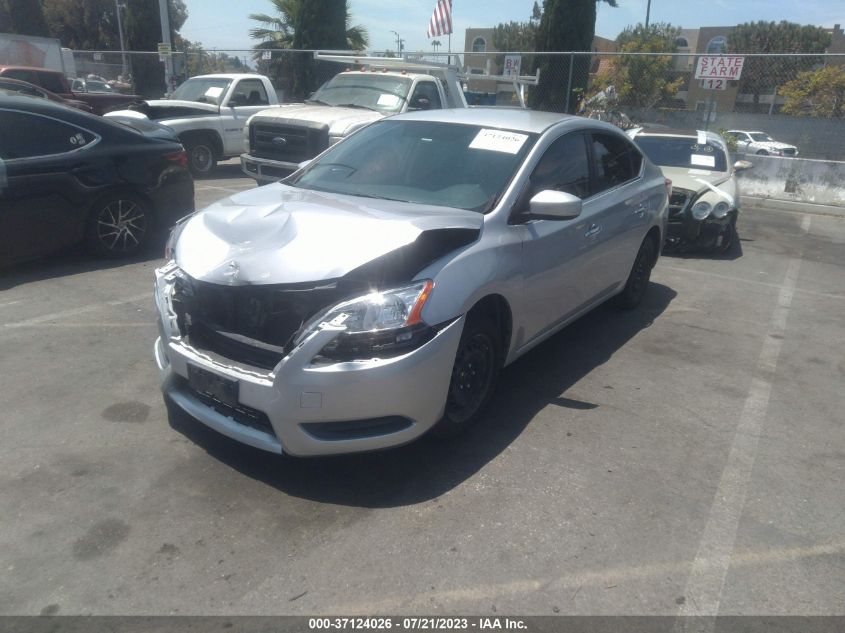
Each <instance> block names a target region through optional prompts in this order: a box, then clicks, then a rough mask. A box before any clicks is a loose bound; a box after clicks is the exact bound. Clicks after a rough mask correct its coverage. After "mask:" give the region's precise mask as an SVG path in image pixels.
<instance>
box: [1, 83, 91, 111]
mask: <svg viewBox="0 0 845 633" xmlns="http://www.w3.org/2000/svg"><path fill="white" fill-rule="evenodd" d="M0 90H5V91H6V92H9V93H12V92H14V93H17V94H22V95H26V96H28V97H38V98H39V99H47V100H48V101H52V102H54V103H63V104H64V105H68V106H71V107H73V108H76V109H77V110H82V111H83V112H91V111H92V110H91V106H89V105H88V104H87V103H85V102H84V101H78V100H77V99H65V98H63V97H60V96H59V95H57V94H55V93H53V92H50V91H49V90H46V89H44V88H41V87H40V86H35V85H33V84H31V83H29V82H27V81H21V80H20V79H9V78H8V77H0Z"/></svg>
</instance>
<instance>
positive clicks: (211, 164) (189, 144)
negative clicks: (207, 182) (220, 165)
mask: <svg viewBox="0 0 845 633" xmlns="http://www.w3.org/2000/svg"><path fill="white" fill-rule="evenodd" d="M183 144H184V145H185V153H187V154H188V169H189V170H190V171H191V174H192V175H193V176H194V178H202V177H203V176H208V175H209V174H210V173H211V172H213V171H214V168H215V167H217V156H216V154H215V153H214V144H213V143H212V142H211V139H209V138H207V137H204V136H200V137H193V138H188V139H185V141H183Z"/></svg>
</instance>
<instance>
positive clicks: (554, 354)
mask: <svg viewBox="0 0 845 633" xmlns="http://www.w3.org/2000/svg"><path fill="white" fill-rule="evenodd" d="M675 296H676V293H675V291H674V290H672V289H671V288H668V287H666V286H663V285H661V284H656V283H652V284H651V286H650V288H649V291H648V293H647V295H646V297H645V299H644V300H643V303H642V304H641V306H640V307H639V308H638V309H636V310H633V311H630V312H628V311H621V310H618V309H616V308H614V307H612V306H608V305H605V306H602V307H599V308H597V309H596V310H594V311H592V312H591V313H589V314H587V315H586V316H584V317H582V318H581V319H579V320H578V321H576V322H575V323H573V324H571V325H570V326H569V327H567V328H565V329H564V330H563V331H561V332H560V333H558V334H557V335H555V336H554V337H552V338H551V339H549V340H548V341H546V342H545V343H543V344H542V345H540V346H538V347H537V348H535V349H534V350H532V351H531V352H529V353H528V354H526V355H525V356H523V357H522V358H520V359H519V360H518V361H516V362H515V363H513V364H511V365H510V366H508V367H507V368H506V369H505V370H504V372H503V374H502V377H501V380H500V382H499V386H498V390H497V393H496V395H495V396H494V398H493V401H492V403H491V405H490V407H489V409H488V412H487V414H486V416H485V417H484V418H483V419H481V420H480V421H479V423H478V424H476V425H475V426H474V427H473V428H471V429H469V430H468V431H467V432H466V433H464V434H463V435H461V436H460V437H458V438H455V439H452V440H448V441H441V440H437V439H435V438H432V437H430V436H425V437H423V438H421V439H420V440H418V441H416V442H414V443H412V444H409V445H407V446H403V447H400V448H396V449H391V450H387V451H382V452H377V453H366V454H358V455H345V456H337V457H324V458H293V457H289V456H285V457H279V456H278V455H273V454H271V453H265V452H263V451H260V450H257V449H253V448H250V447H248V446H244V445H241V444H238V443H236V442H234V441H232V440H230V439H228V438H226V437H224V436H222V435H220V434H218V433H216V432H214V431H212V430H210V429H208V428H207V427H205V426H203V425H202V424H201V423H199V422H197V421H195V420H193V419H191V418H190V417H188V416H187V415H185V414H184V413H182V412H180V411H178V410H177V411H169V412H168V416H169V421H170V425H171V426H172V427H173V428H174V429H175V430H177V431H178V432H180V433H182V434H184V435H185V436H187V437H188V438H189V439H190V440H191V441H193V442H194V443H196V444H197V445H199V446H200V447H202V448H203V449H204V450H206V451H207V452H208V454H209V455H211V456H212V457H213V458H215V459H217V460H220V461H221V462H223V463H224V464H226V465H228V466H229V467H231V468H233V469H235V470H237V471H239V472H240V473H242V474H244V475H245V476H247V477H251V478H253V479H256V480H258V481H261V482H264V483H265V484H268V485H270V486H272V487H274V488H276V489H277V490H279V491H281V492H283V493H285V494H288V495H292V496H295V497H301V498H304V499H309V500H312V501H318V502H325V503H333V504H339V505H345V506H356V507H365V508H384V507H395V506H403V505H409V504H415V503H419V502H422V501H426V500H430V499H434V498H436V497H438V496H440V495H442V494H444V493H445V492H447V491H449V490H451V489H452V488H454V487H456V486H458V485H459V484H460V483H461V482H463V481H465V480H466V479H467V478H469V477H471V476H472V475H473V474H475V473H476V472H478V471H479V470H480V469H481V468H483V467H484V466H485V465H486V464H487V463H488V462H490V461H491V460H493V459H495V458H496V456H497V455H499V454H500V453H501V452H502V451H503V450H505V449H506V448H507V447H508V446H509V445H510V444H511V443H512V442H513V441H514V440H515V439H516V438H517V437H518V436H519V435H520V434H521V433H522V431H523V430H524V429H525V427H526V426H527V425H528V424H529V423H530V422H531V420H532V419H533V418H534V416H535V415H536V414H537V413H538V412H539V411H541V410H542V409H543V408H545V407H547V406H548V405H554V406H560V407H564V408H572V409H582V410H583V409H594V408H596V407H597V406H598V405H596V404H594V403H589V402H581V401H578V400H572V399H570V398H566V397H565V393H566V391H567V389H569V388H570V387H571V386H572V385H573V384H575V383H576V382H577V381H579V380H580V379H581V378H583V377H584V376H585V375H587V374H589V373H590V372H591V371H592V370H593V369H595V368H596V367H598V366H600V365H602V364H603V363H605V362H606V361H607V360H609V359H610V358H611V357H612V356H613V354H614V353H616V351H617V350H619V349H620V348H622V347H623V346H624V345H625V344H626V343H627V342H628V341H629V340H630V339H631V338H633V337H634V336H635V335H636V334H637V333H638V332H640V331H641V330H643V329H645V328H648V327H650V326H651V325H652V323H653V322H654V321H655V319H657V318H658V317H659V316H660V315H661V314H662V313H663V312H664V310H666V308H667V306H668V305H669V304H670V303H671V301H672V300H673V299H674V297H675Z"/></svg>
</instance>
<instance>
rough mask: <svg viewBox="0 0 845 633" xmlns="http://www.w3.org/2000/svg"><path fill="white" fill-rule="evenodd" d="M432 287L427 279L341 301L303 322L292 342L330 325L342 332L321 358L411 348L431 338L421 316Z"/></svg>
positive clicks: (346, 357)
mask: <svg viewBox="0 0 845 633" xmlns="http://www.w3.org/2000/svg"><path fill="white" fill-rule="evenodd" d="M433 288H434V282H433V281H431V280H430V279H427V280H425V281H420V282H416V283H414V284H411V285H409V286H405V287H403V288H394V289H391V290H385V291H381V292H373V293H370V294H368V295H363V296H360V297H356V298H354V299H350V300H349V301H344V302H343V303H339V304H338V305H336V306H334V307H332V308H329V309H328V310H326V311H325V312H323V313H321V314H319V315H318V316H316V317H315V318H313V319H311V320H310V321H309V322H308V323H306V324H305V325H304V326H303V327H302V329H301V330H300V332H299V334H298V335H297V337H296V340H295V341H294V343H295V344H296V345H298V344H299V343H301V342H302V341H303V340H305V338H306V337H308V336H309V335H310V334H311V333H312V332H315V331H317V330H319V329H320V328H321V327H323V326H326V325H329V326H333V327H343V328H344V330H343V332H342V333H341V335H340V336H337V337H335V338H334V339H333V340H332V341H331V342H330V343H328V344H327V345H326V346H325V347H324V348H323V350H322V351H321V352H320V356H325V357H328V358H332V359H341V358H343V359H350V358H363V357H372V356H374V355H376V356H378V355H385V354H381V353H380V352H388V354H387V355H389V352H391V351H393V350H405V349H408V347H414V346H415V345H416V344H418V343H419V344H421V342H424V341H425V340H427V339H429V338H430V335H431V328H430V327H429V326H428V325H427V324H426V323H425V322H424V321H423V320H422V316H421V313H422V309H423V306H424V305H425V302H426V301H427V300H428V298H429V297H430V296H431V291H432V289H433Z"/></svg>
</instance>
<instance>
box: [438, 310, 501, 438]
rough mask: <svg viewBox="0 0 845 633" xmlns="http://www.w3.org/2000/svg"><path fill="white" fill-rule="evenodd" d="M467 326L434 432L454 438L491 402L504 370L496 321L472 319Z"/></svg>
mask: <svg viewBox="0 0 845 633" xmlns="http://www.w3.org/2000/svg"><path fill="white" fill-rule="evenodd" d="M467 319H468V320H467V322H466V324H465V325H464V331H463V334H461V341H460V343H459V344H458V351H457V353H456V354H455V364H454V366H453V367H452V380H451V382H450V383H449V393H448V395H447V397H446V409H445V411H444V413H443V417H442V418H441V419H440V421H439V422H438V423H437V425H436V426H435V427H434V429H433V433H434V434H435V435H436V436H438V437H453V436H455V435H458V434H459V433H462V432H463V431H464V430H466V429H467V428H468V427H469V426H470V425H472V423H473V422H475V421H476V420H477V419H478V418H479V417H480V415H481V413H482V412H483V411H484V408H485V407H486V406H487V404H488V402H489V401H490V398H491V396H492V395H493V391H494V389H495V386H496V381H497V380H498V377H499V371H500V370H501V366H502V360H501V345H500V343H499V334H498V331H497V329H496V326H495V324H494V323H493V321H492V320H491V319H489V318H486V317H473V316H472V315H469V316H468V317H467Z"/></svg>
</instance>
